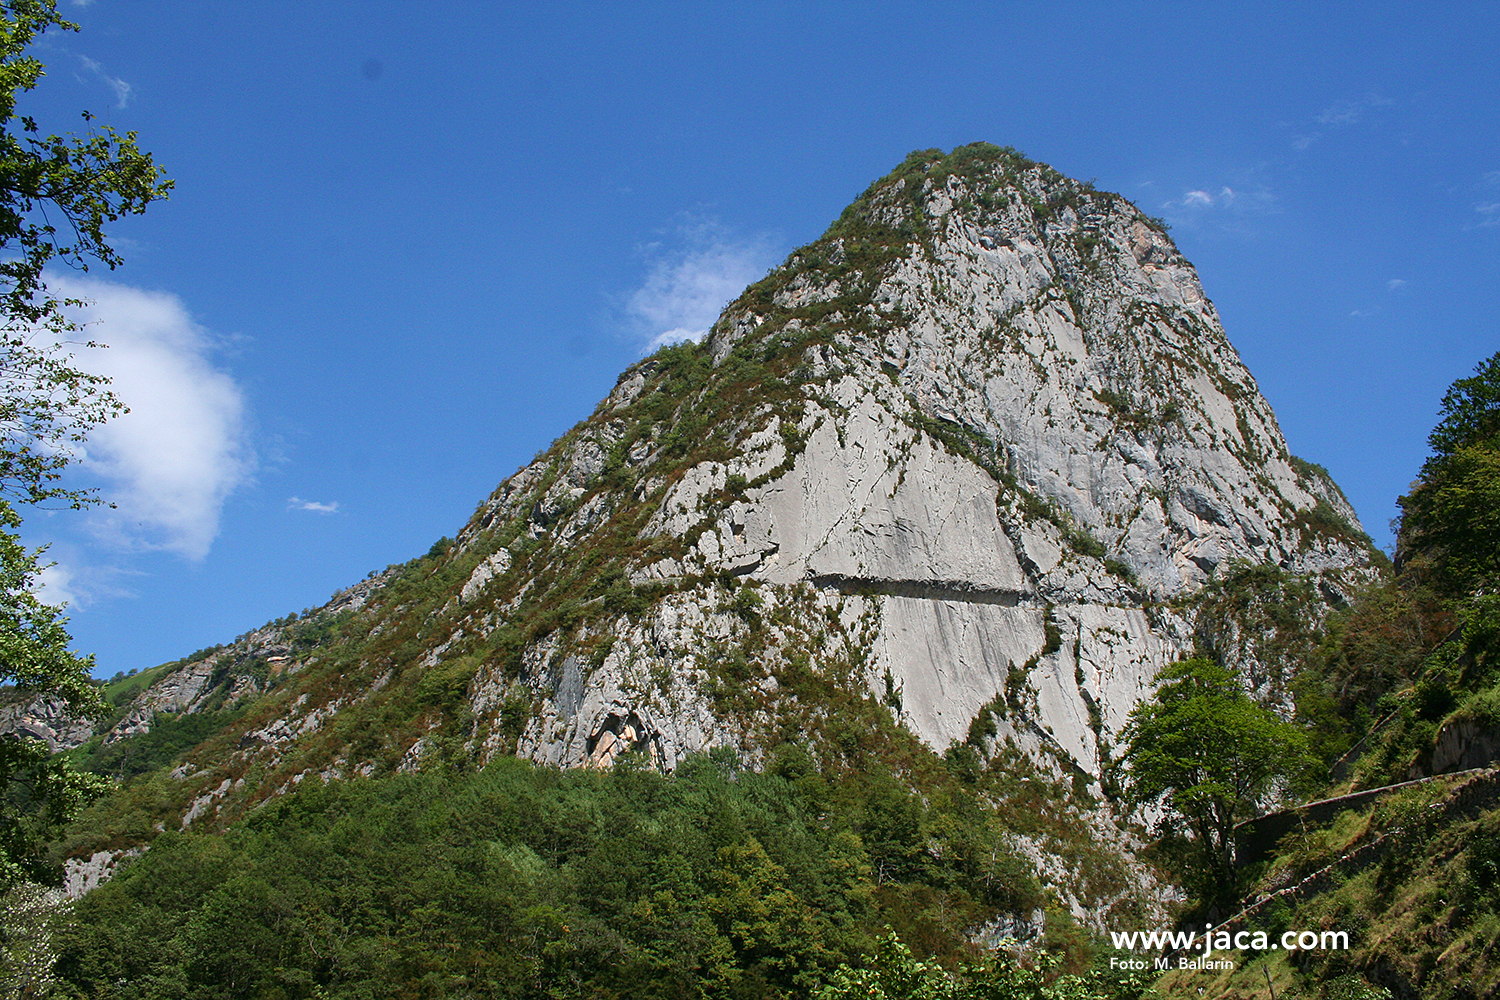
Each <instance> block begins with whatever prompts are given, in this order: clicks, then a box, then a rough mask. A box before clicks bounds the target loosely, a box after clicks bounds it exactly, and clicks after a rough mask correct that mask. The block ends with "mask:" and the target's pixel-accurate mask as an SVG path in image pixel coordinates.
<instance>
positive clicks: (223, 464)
mask: <svg viewBox="0 0 1500 1000" xmlns="http://www.w3.org/2000/svg"><path fill="white" fill-rule="evenodd" d="M48 285H49V287H50V288H51V290H52V291H53V292H55V293H56V294H58V295H62V296H68V297H70V298H78V299H83V300H85V301H86V302H88V303H89V304H88V305H86V306H84V307H82V308H80V309H74V310H73V311H72V312H73V315H74V317H75V318H76V319H77V320H78V321H80V322H82V323H84V324H86V336H87V337H88V338H89V339H92V340H97V341H99V342H100V343H103V344H108V345H109V349H108V350H101V351H89V353H88V357H87V358H86V359H82V360H81V362H80V367H83V368H84V369H85V370H87V371H91V372H95V373H97V374H100V375H105V376H107V377H109V378H111V379H113V385H112V386H111V389H112V390H113V391H114V393H115V395H117V396H119V397H120V399H121V400H123V401H124V403H125V404H126V405H127V406H129V407H130V412H129V413H127V414H124V415H123V416H120V417H117V418H115V419H113V420H111V421H109V422H108V423H106V424H104V425H103V426H101V427H99V428H97V429H95V430H94V431H93V433H92V434H91V435H90V436H89V440H88V444H87V447H86V449H85V450H84V451H83V452H82V453H81V454H80V459H81V464H82V465H83V467H84V468H85V470H86V471H87V472H89V473H90V474H92V475H94V476H97V477H99V478H101V479H103V480H104V481H105V482H106V483H107V486H106V488H105V489H104V490H103V491H101V492H102V494H103V496H104V497H105V498H106V499H108V500H111V501H113V502H114V503H115V504H116V509H114V510H104V511H98V512H96V513H95V514H93V515H91V516H90V526H91V528H92V529H93V530H94V531H95V533H96V534H97V535H98V536H99V537H100V538H101V539H102V540H104V541H106V542H107V543H110V544H113V545H115V546H117V547H119V548H123V549H126V550H134V551H142V550H158V551H168V552H174V553H176V554H178V555H181V556H183V557H184V558H187V559H191V560H199V559H202V558H204V557H205V556H206V555H207V554H208V550H209V547H210V546H211V545H212V543H213V540H214V538H215V537H216V536H217V535H218V533H219V517H220V515H221V513H222V511H223V508H224V503H225V501H226V500H227V499H228V498H229V496H230V494H231V493H233V492H234V491H235V489H237V488H238V487H239V486H241V485H243V484H244V483H245V482H246V481H247V480H248V479H249V477H250V475H251V473H252V471H253V469H254V467H255V459H254V455H253V453H252V451H251V449H250V446H249V443H248V440H247V430H246V412H245V410H246V406H245V399H244V394H243V392H242V391H241V389H240V387H239V385H238V384H237V383H236V382H235V380H234V378H233V377H232V376H230V375H229V374H228V373H227V372H225V371H222V370H220V369H219V368H218V367H216V365H215V363H214V361H213V354H214V350H215V342H214V339H213V338H212V337H211V335H210V334H209V333H208V332H207V331H205V330H204V329H203V328H202V327H200V326H199V325H198V324H197V323H195V322H194V321H193V319H192V317H191V316H190V315H189V314H188V311H187V309H186V308H185V307H184V306H183V304H182V302H181V300H179V299H178V298H177V297H176V296H174V295H170V294H167V293H165V292H153V291H146V290H144V289H139V288H132V287H130V286H127V285H119V284H114V283H111V282H105V281H99V280H95V279H91V278H77V277H72V276H63V277H54V278H49V280H48Z"/></svg>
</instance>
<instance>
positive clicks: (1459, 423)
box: [1397, 352, 1500, 596]
mask: <svg viewBox="0 0 1500 1000" xmlns="http://www.w3.org/2000/svg"><path fill="white" fill-rule="evenodd" d="M1442 414H1443V418H1442V420H1441V421H1440V422H1439V423H1438V425H1437V427H1436V428H1434V430H1433V432H1432V435H1431V436H1430V437H1429V438H1428V443H1429V444H1431V445H1432V450H1433V455H1432V457H1431V458H1429V459H1428V460H1427V462H1426V464H1425V465H1423V466H1422V476H1421V478H1420V479H1419V480H1418V481H1417V482H1416V483H1415V484H1414V485H1413V486H1412V490H1411V492H1410V493H1408V494H1407V495H1406V496H1404V497H1401V498H1400V499H1399V500H1398V501H1397V503H1399V504H1400V505H1401V537H1400V539H1399V543H1398V546H1397V565H1398V567H1399V568H1401V569H1402V570H1403V572H1405V573H1407V574H1408V575H1409V576H1415V577H1416V578H1420V579H1422V580H1424V581H1426V582H1429V583H1431V584H1432V585H1433V586H1435V587H1436V589H1438V590H1439V591H1441V592H1446V593H1449V594H1452V595H1455V596H1461V595H1466V594H1469V593H1472V592H1474V591H1476V590H1482V589H1489V588H1493V587H1494V586H1495V585H1496V583H1497V581H1500V352H1497V353H1496V354H1494V355H1493V356H1491V357H1490V358H1489V360H1487V361H1485V362H1483V363H1481V364H1480V365H1479V366H1478V367H1477V368H1475V374H1474V375H1473V376H1472V377H1470V378H1461V379H1458V380H1457V381H1455V382H1454V383H1453V385H1452V386H1450V387H1449V389H1448V391H1447V393H1445V394H1444V396H1443V405H1442Z"/></svg>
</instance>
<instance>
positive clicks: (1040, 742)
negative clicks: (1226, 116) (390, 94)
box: [37, 144, 1370, 899]
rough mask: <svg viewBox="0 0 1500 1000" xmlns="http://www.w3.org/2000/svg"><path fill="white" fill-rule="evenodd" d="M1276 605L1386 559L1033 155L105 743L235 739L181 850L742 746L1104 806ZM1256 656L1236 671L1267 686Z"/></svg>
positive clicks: (144, 700) (759, 315)
mask: <svg viewBox="0 0 1500 1000" xmlns="http://www.w3.org/2000/svg"><path fill="white" fill-rule="evenodd" d="M1254 566H1274V567H1278V568H1279V569H1280V570H1282V571H1285V572H1287V573H1292V574H1301V575H1306V576H1309V577H1311V578H1312V579H1313V580H1314V581H1315V582H1316V583H1317V584H1318V587H1317V589H1316V591H1315V593H1318V594H1321V595H1322V598H1320V599H1322V600H1336V599H1337V598H1338V595H1340V594H1341V593H1342V592H1343V591H1344V590H1345V588H1346V587H1347V585H1348V583H1349V582H1350V581H1352V580H1353V579H1357V578H1359V577H1362V576H1366V575H1368V573H1369V567H1370V547H1369V541H1368V539H1367V538H1366V537H1365V536H1364V534H1363V532H1362V531H1361V529H1360V528H1359V526H1358V523H1357V521H1356V520H1355V516H1354V512H1353V511H1352V510H1351V508H1350V506H1349V504H1348V503H1347V501H1346V500H1345V499H1344V497H1343V495H1342V494H1341V493H1340V491H1339V490H1338V488H1337V486H1335V485H1334V484H1333V482H1332V481H1331V480H1330V479H1329V478H1328V476H1327V474H1326V473H1325V472H1324V471H1323V470H1322V469H1320V468H1319V467H1318V466H1315V465H1311V464H1309V463H1306V462H1302V461H1301V460H1299V459H1297V458H1294V457H1293V456H1292V455H1291V454H1290V452H1289V451H1288V450H1287V446H1286V443H1285V441H1284V440H1283V439H1282V436H1281V432H1280V430H1279V429H1278V427H1277V424H1276V420H1275V417H1274V415H1273V414H1272V412H1271V408H1270V406H1269V405H1268V404H1267V403H1266V401H1265V399H1264V398H1262V396H1261V395H1260V392H1259V391H1258V389H1257V387H1256V384H1255V380H1254V379H1253V378H1252V377H1251V375H1250V373H1249V372H1248V371H1246V369H1245V367H1244V365H1243V364H1242V363H1241V362H1240V359H1239V357H1238V355H1237V354H1236V353H1235V350H1234V348H1233V347H1232V346H1231V345H1230V343H1229V341H1228V339H1227V338H1226V337H1225V334H1224V331H1223V329H1222V328H1221V327H1220V324H1219V320H1218V317H1217V314H1216V313H1215V311H1214V308H1213V305H1212V304H1211V303H1210V302H1209V300H1208V298H1207V297H1206V296H1205V295H1204V293H1203V289H1202V287H1201V286H1200V284H1199V281H1198V277H1197V275H1196V273H1195V272H1194V270H1193V268H1192V266H1191V265H1190V264H1189V263H1188V262H1187V261H1186V260H1184V259H1183V258H1182V256H1181V255H1180V254H1179V253H1178V252H1177V249H1176V247H1175V246H1174V245H1173V243H1172V241H1171V239H1170V238H1169V237H1168V236H1167V234H1166V231H1165V228H1164V226H1163V225H1162V224H1161V222H1160V221H1158V220H1155V219H1152V218H1150V217H1148V216H1146V215H1144V214H1142V213H1141V212H1140V211H1139V210H1138V209H1137V208H1136V207H1135V206H1134V205H1132V204H1130V203H1129V202H1127V201H1126V200H1125V199H1123V198H1121V197H1120V196H1118V195H1115V194H1109V193H1106V192H1102V191H1098V190H1095V189H1094V188H1093V187H1092V186H1091V185H1089V184H1085V183H1080V182H1077V181H1073V180H1069V179H1067V178H1065V177H1062V176H1061V175H1059V174H1058V173H1057V172H1055V171H1053V170H1052V169H1051V168H1049V167H1047V166H1045V165H1043V164H1039V163H1035V162H1031V161H1029V160H1027V159H1025V158H1024V157H1022V156H1021V155H1020V154H1018V153H1016V152H1014V151H1013V150H1009V149H1002V148H998V147H995V146H990V145H986V144H977V145H971V146H965V147H962V148H960V149H957V150H955V151H954V152H952V153H951V154H947V155H945V154H943V153H942V152H941V151H937V150H928V151H923V152H917V153H913V154H912V155H911V156H909V157H908V158H907V159H906V161H905V162H904V163H902V164H901V165H900V166H899V167H898V168H897V169H896V170H895V171H893V172H892V173H890V174H889V175H887V176H886V177H883V178H881V179H880V180H879V181H877V182H876V183H875V184H873V185H872V186H871V187H870V188H869V190H868V191H866V192H865V193H864V194H863V195H861V196H860V197H859V198H858V199H857V200H856V201H855V202H854V203H853V204H852V205H850V206H849V208H847V209H846V210H845V211H844V212H843V214H842V215H841V216H840V217H839V218H838V220H837V221H836V222H834V224H833V225H832V226H830V227H829V229H828V231H827V233H825V234H824V235H823V236H822V238H820V239H819V240H817V241H816V242H814V243H812V244H810V245H808V246H805V247H803V248H801V249H799V250H797V251H795V252H794V253H793V254H792V255H791V256H790V257H789V258H788V259H787V260H786V261H785V263H783V264H782V265H781V266H779V267H777V268H776V269H775V270H773V271H772V272H771V273H770V274H769V275H767V276H766V277H765V278H764V279H763V280H761V281H760V282H758V283H756V284H755V285H753V286H751V287H750V288H748V289H747V290H746V291H745V292H744V293H743V294H742V295H741V296H740V297H739V298H738V299H737V300H736V301H734V302H733V303H731V304H730V305H729V306H728V307H727V308H726V309H725V310H724V312H723V314H722V316H721V317H720V319H719V320H718V322H717V323H716V324H715V325H714V327H713V328H712V330H711V331H710V333H709V335H708V337H707V338H706V340H705V341H704V342H703V343H702V344H691V343H689V344H680V345H676V346H673V347H668V348H664V349H663V350H661V351H659V352H657V353H656V354H655V355H653V356H652V357H650V358H647V359H645V360H643V361H641V362H639V363H638V364H636V365H634V366H632V367H631V368H630V369H629V370H627V371H626V372H625V373H624V374H623V375H622V376H621V377H620V380H619V382H618V384H617V385H616V386H615V388H614V390H613V392H611V393H610V395H609V397H608V398H607V399H605V400H604V401H603V402H602V403H601V404H600V405H599V406H598V408H597V409H596V410H595V411H594V413H593V415H592V416H590V417H589V418H588V419H586V420H584V421H583V422H582V423H580V424H579V425H577V426H576V427H574V428H573V429H572V430H570V431H569V432H568V433H567V434H565V435H564V436H563V437H562V438H561V439H559V440H558V441H557V442H555V443H554V444H553V445H552V446H551V448H550V449H548V450H547V451H546V452H545V453H543V454H541V455H540V456H538V458H537V459H536V460H535V461H533V462H532V463H531V464H530V465H528V466H527V467H525V468H523V469H521V470H520V471H519V472H517V473H516V474H515V475H513V476H511V477H510V478H509V479H507V480H506V481H505V482H504V483H502V484H501V485H500V486H499V488H498V489H497V490H496V491H495V492H494V494H493V495H491V496H490V497H489V498H488V499H487V500H486V501H485V502H484V503H482V504H481V505H480V507H479V509H478V510H477V511H476V512H475V514H474V516H473V518H472V519H471V520H470V521H469V523H468V524H467V525H465V526H464V527H463V529H462V530H461V531H460V532H459V533H458V535H457V537H456V539H455V540H452V541H449V540H446V539H445V540H444V541H443V542H441V543H439V544H438V545H436V546H434V547H433V550H432V551H431V552H430V553H428V555H426V556H425V557H423V558H420V559H416V560H413V561H412V562H410V563H408V564H406V565H405V566H402V567H393V568H392V570H390V571H388V572H387V573H385V574H382V575H380V576H378V577H376V578H374V579H371V580H369V581H366V582H365V583H364V584H361V585H360V586H358V587H356V588H353V589H352V590H351V591H348V592H345V593H344V594H342V595H339V596H338V597H337V599H336V600H335V602H333V603H332V604H330V605H329V606H327V607H326V608H324V609H321V610H319V611H318V612H315V613H312V614H310V615H308V616H306V617H304V618H303V619H301V620H294V619H295V616H292V618H288V619H283V620H281V621H278V622H275V623H272V624H271V625H269V626H267V627H266V628H264V629H261V630H259V631H257V632H253V633H249V634H247V635H246V636H243V637H241V639H240V640H239V641H237V642H236V643H235V644H234V645H232V646H229V647H221V648H219V649H217V650H210V651H203V653H201V654H198V655H196V656H195V657H194V658H191V659H190V660H188V661H183V662H182V663H179V664H172V665H168V666H167V667H163V668H157V671H154V672H152V676H151V677H149V678H145V679H143V683H142V684H141V687H142V690H141V691H140V693H139V694H132V695H131V697H133V698H134V700H133V701H129V705H130V707H129V709H128V711H124V712H123V714H122V717H121V719H120V721H119V723H118V724H117V725H116V726H115V728H114V729H113V730H111V731H110V732H109V733H108V734H107V735H106V736H105V737H104V739H105V743H106V745H107V744H108V743H109V742H110V741H119V740H121V739H122V738H124V737H126V736H127V735H129V734H140V733H142V732H144V731H146V730H148V729H150V728H151V727H152V726H153V725H156V724H157V723H156V722H154V721H153V720H159V719H161V718H164V716H163V715H162V714H160V713H164V712H166V713H194V712H203V711H210V710H212V711H222V712H226V713H227V714H226V715H225V716H224V719H225V720H226V726H225V728H224V729H223V730H222V731H221V732H220V733H219V735H217V736H213V737H211V738H210V739H209V740H208V741H207V742H205V743H203V744H201V745H198V746H197V747H196V748H195V749H192V750H190V751H189V753H188V754H187V757H186V759H185V761H184V762H183V763H182V764H181V765H180V766H179V767H178V768H177V769H176V770H174V771H173V772H172V777H173V778H174V779H175V780H176V781H178V782H180V783H181V797H182V802H183V803H184V811H183V813H182V814H181V816H180V817H175V818H173V819H172V820H171V822H174V823H175V822H180V823H181V824H182V825H184V826H186V825H188V824H191V823H193V822H195V821H200V820H203V819H204V818H205V817H212V816H214V815H216V814H218V815H222V816H224V817H226V818H227V817H230V816H233V815H236V814H238V813H240V812H241V811H243V809H244V808H246V807H248V806H249V805H251V804H253V803H255V802H257V801H260V800H261V799H263V798H265V797H266V796H269V795H274V794H276V793H277V792H279V791H282V790H285V789H288V788H290V787H293V786H294V785H295V784H296V783H297V782H299V781H301V780H303V778H304V777H305V776H307V775H320V776H322V777H323V778H324V779H325V780H326V779H329V778H335V777H339V776H352V775H355V774H372V773H380V772H383V771H389V770H400V769H413V768H420V767H424V766H427V765H428V764H429V763H431V762H435V761H450V762H452V761H458V762H465V763H484V762H487V761H489V760H491V759H493V758H494V757H496V756H497V755H505V754H516V755H520V756H523V757H527V758H530V759H532V760H535V761H538V762H545V763H551V764H557V765H562V766H580V765H587V766H605V765H609V764H611V763H612V762H618V761H620V760H621V759H622V755H627V756H625V758H624V759H627V760H634V761H638V762H641V763H649V764H650V765H653V766H655V767H657V768H660V769H663V770H671V769H673V768H675V767H676V765H677V764H678V763H679V762H680V761H682V760H683V759H684V758H685V756H686V755H688V754H690V753H693V752H695V751H699V750H703V749H705V748H711V747H716V746H727V747H734V748H736V749H737V750H738V751H740V752H741V753H742V754H743V755H745V756H747V757H748V758H749V759H751V760H761V761H767V760H771V759H773V758H774V759H782V758H784V757H785V755H786V754H788V753H794V754H804V755H807V756H808V757H810V758H811V760H812V763H814V764H819V763H821V764H822V765H823V766H838V765H839V763H840V762H844V763H847V762H850V761H857V760H862V759H871V757H872V755H873V757H875V758H878V759H880V760H882V761H884V762H885V763H884V764H883V765H882V766H889V767H891V768H893V769H894V770H895V771H896V772H897V773H902V772H903V771H910V769H912V768H920V767H922V766H926V765H923V764H921V763H920V762H921V760H923V759H927V760H930V759H933V758H932V757H931V751H936V752H937V753H939V754H941V753H944V752H945V751H947V752H948V754H949V755H950V758H951V757H952V755H953V754H954V753H957V752H958V751H959V750H962V749H963V748H968V750H966V751H964V752H967V753H974V754H979V755H981V756H982V757H984V758H985V759H988V760H990V761H991V762H993V761H995V760H996V759H998V758H1000V757H1002V756H1004V757H1005V758H1006V759H1007V760H1011V761H1013V762H1014V767H1015V768H1017V769H1025V768H1030V769H1034V770H1033V771H1031V772H1028V773H1037V774H1038V775H1039V776H1042V777H1045V776H1046V775H1051V777H1052V779H1054V780H1063V781H1064V782H1065V783H1066V782H1071V787H1072V788H1074V789H1077V790H1078V795H1079V796H1080V799H1079V801H1080V802H1085V801H1087V802H1092V801H1094V800H1095V799H1096V798H1098V795H1099V793H1101V792H1103V793H1104V794H1106V795H1107V794H1108V793H1109V790H1110V787H1111V774H1110V768H1111V758H1110V752H1111V745H1112V743H1113V741H1114V740H1115V739H1116V734H1117V733H1118V732H1119V730H1120V728H1121V727H1122V725H1123V724H1124V721H1125V718H1126V716H1127V714H1128V713H1129V711H1130V709H1131V708H1132V706H1133V705H1134V704H1135V703H1136V702H1137V701H1138V700H1139V699H1140V698H1141V697H1142V695H1143V694H1145V693H1147V692H1148V689H1149V685H1150V682H1151V679H1152V678H1153V676H1154V675H1155V673H1156V672H1157V670H1158V669H1160V668H1161V667H1162V666H1163V665H1164V664H1166V663H1169V662H1172V661H1174V660H1176V659H1179V658H1180V657H1182V656H1184V655H1186V654H1189V653H1190V652H1191V651H1192V650H1193V648H1194V646H1195V642H1198V643H1201V641H1202V639H1203V633H1202V629H1201V628H1200V624H1199V623H1198V622H1197V621H1196V619H1195V610H1194V608H1195V604H1194V598H1193V595H1194V594H1197V593H1199V592H1202V591H1204V590H1205V588H1208V589H1211V588H1212V586H1213V585H1214V582H1215V581H1218V580H1222V579H1224V578H1225V577H1227V576H1229V575H1232V574H1233V573H1235V572H1239V571H1242V570H1243V569H1244V568H1245V567H1254ZM1254 633H1255V629H1254V627H1250V626H1247V627H1246V628H1244V629H1241V630H1239V631H1236V630H1235V629H1230V634H1229V635H1228V639H1227V640H1225V641H1227V642H1229V643H1230V644H1231V645H1232V644H1234V643H1238V644H1239V646H1238V647H1237V648H1239V649H1240V652H1239V653H1237V654H1235V655H1239V656H1241V658H1242V660H1243V661H1244V664H1245V665H1246V666H1247V667H1248V668H1249V669H1248V670H1247V674H1248V675H1249V676H1250V677H1251V678H1252V681H1253V682H1255V683H1261V682H1262V681H1264V682H1266V683H1273V682H1274V676H1273V674H1274V671H1272V670H1271V669H1270V667H1269V666H1268V665H1267V664H1263V663H1261V664H1257V662H1256V656H1257V655H1258V654H1257V653H1256V648H1257V646H1256V643H1255V642H1254V641H1253V640H1254V639H1255V634H1254ZM1221 638H1222V637H1221ZM1273 694H1274V692H1273ZM127 701H128V699H127ZM231 709H232V711H230V710H231ZM183 717H186V716H183ZM53 721H54V722H55V720H53ZM37 724H38V725H41V723H40V722H38V723H37ZM49 724H50V723H49ZM198 738H201V736H200V737H198ZM183 745H184V746H188V745H190V742H184V743H183ZM924 746H925V749H924ZM924 754H925V755H927V756H926V757H924V756H923V755H924ZM1007 766H1010V765H1007ZM1017 773H1021V772H1020V770H1018V771H1017ZM1107 827H1109V824H1099V825H1098V826H1097V827H1096V829H1106V828H1107ZM1101 835H1102V836H1109V835H1112V834H1107V833H1106V834H1101ZM1041 853H1045V850H1042V851H1040V852H1039V855H1038V856H1040V854H1041ZM1038 863H1041V862H1040V861H1039V862H1038ZM1069 893H1070V895H1071V896H1072V898H1074V899H1078V898H1081V890H1080V891H1079V892H1074V891H1072V890H1069ZM1097 896H1098V893H1095V898H1097Z"/></svg>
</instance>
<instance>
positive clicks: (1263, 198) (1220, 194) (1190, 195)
mask: <svg viewBox="0 0 1500 1000" xmlns="http://www.w3.org/2000/svg"><path fill="white" fill-rule="evenodd" d="M1274 200H1275V199H1274V198H1273V196H1272V195H1271V192H1270V191H1268V190H1267V189H1265V188H1263V187H1260V188H1255V189H1252V190H1249V191H1246V190H1244V189H1242V188H1241V189H1237V188H1232V187H1229V186H1228V185H1227V184H1225V185H1220V186H1219V189H1218V190H1217V191H1213V192H1210V191H1208V190H1206V189H1203V188H1192V189H1190V190H1188V191H1184V192H1183V194H1182V197H1181V198H1179V199H1177V200H1175V201H1165V202H1162V206H1161V207H1162V208H1176V209H1209V208H1219V209H1237V210H1241V211H1243V210H1247V209H1249V210H1257V209H1261V210H1263V209H1267V208H1269V207H1270V206H1271V203H1272V202H1273V201H1274Z"/></svg>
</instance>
